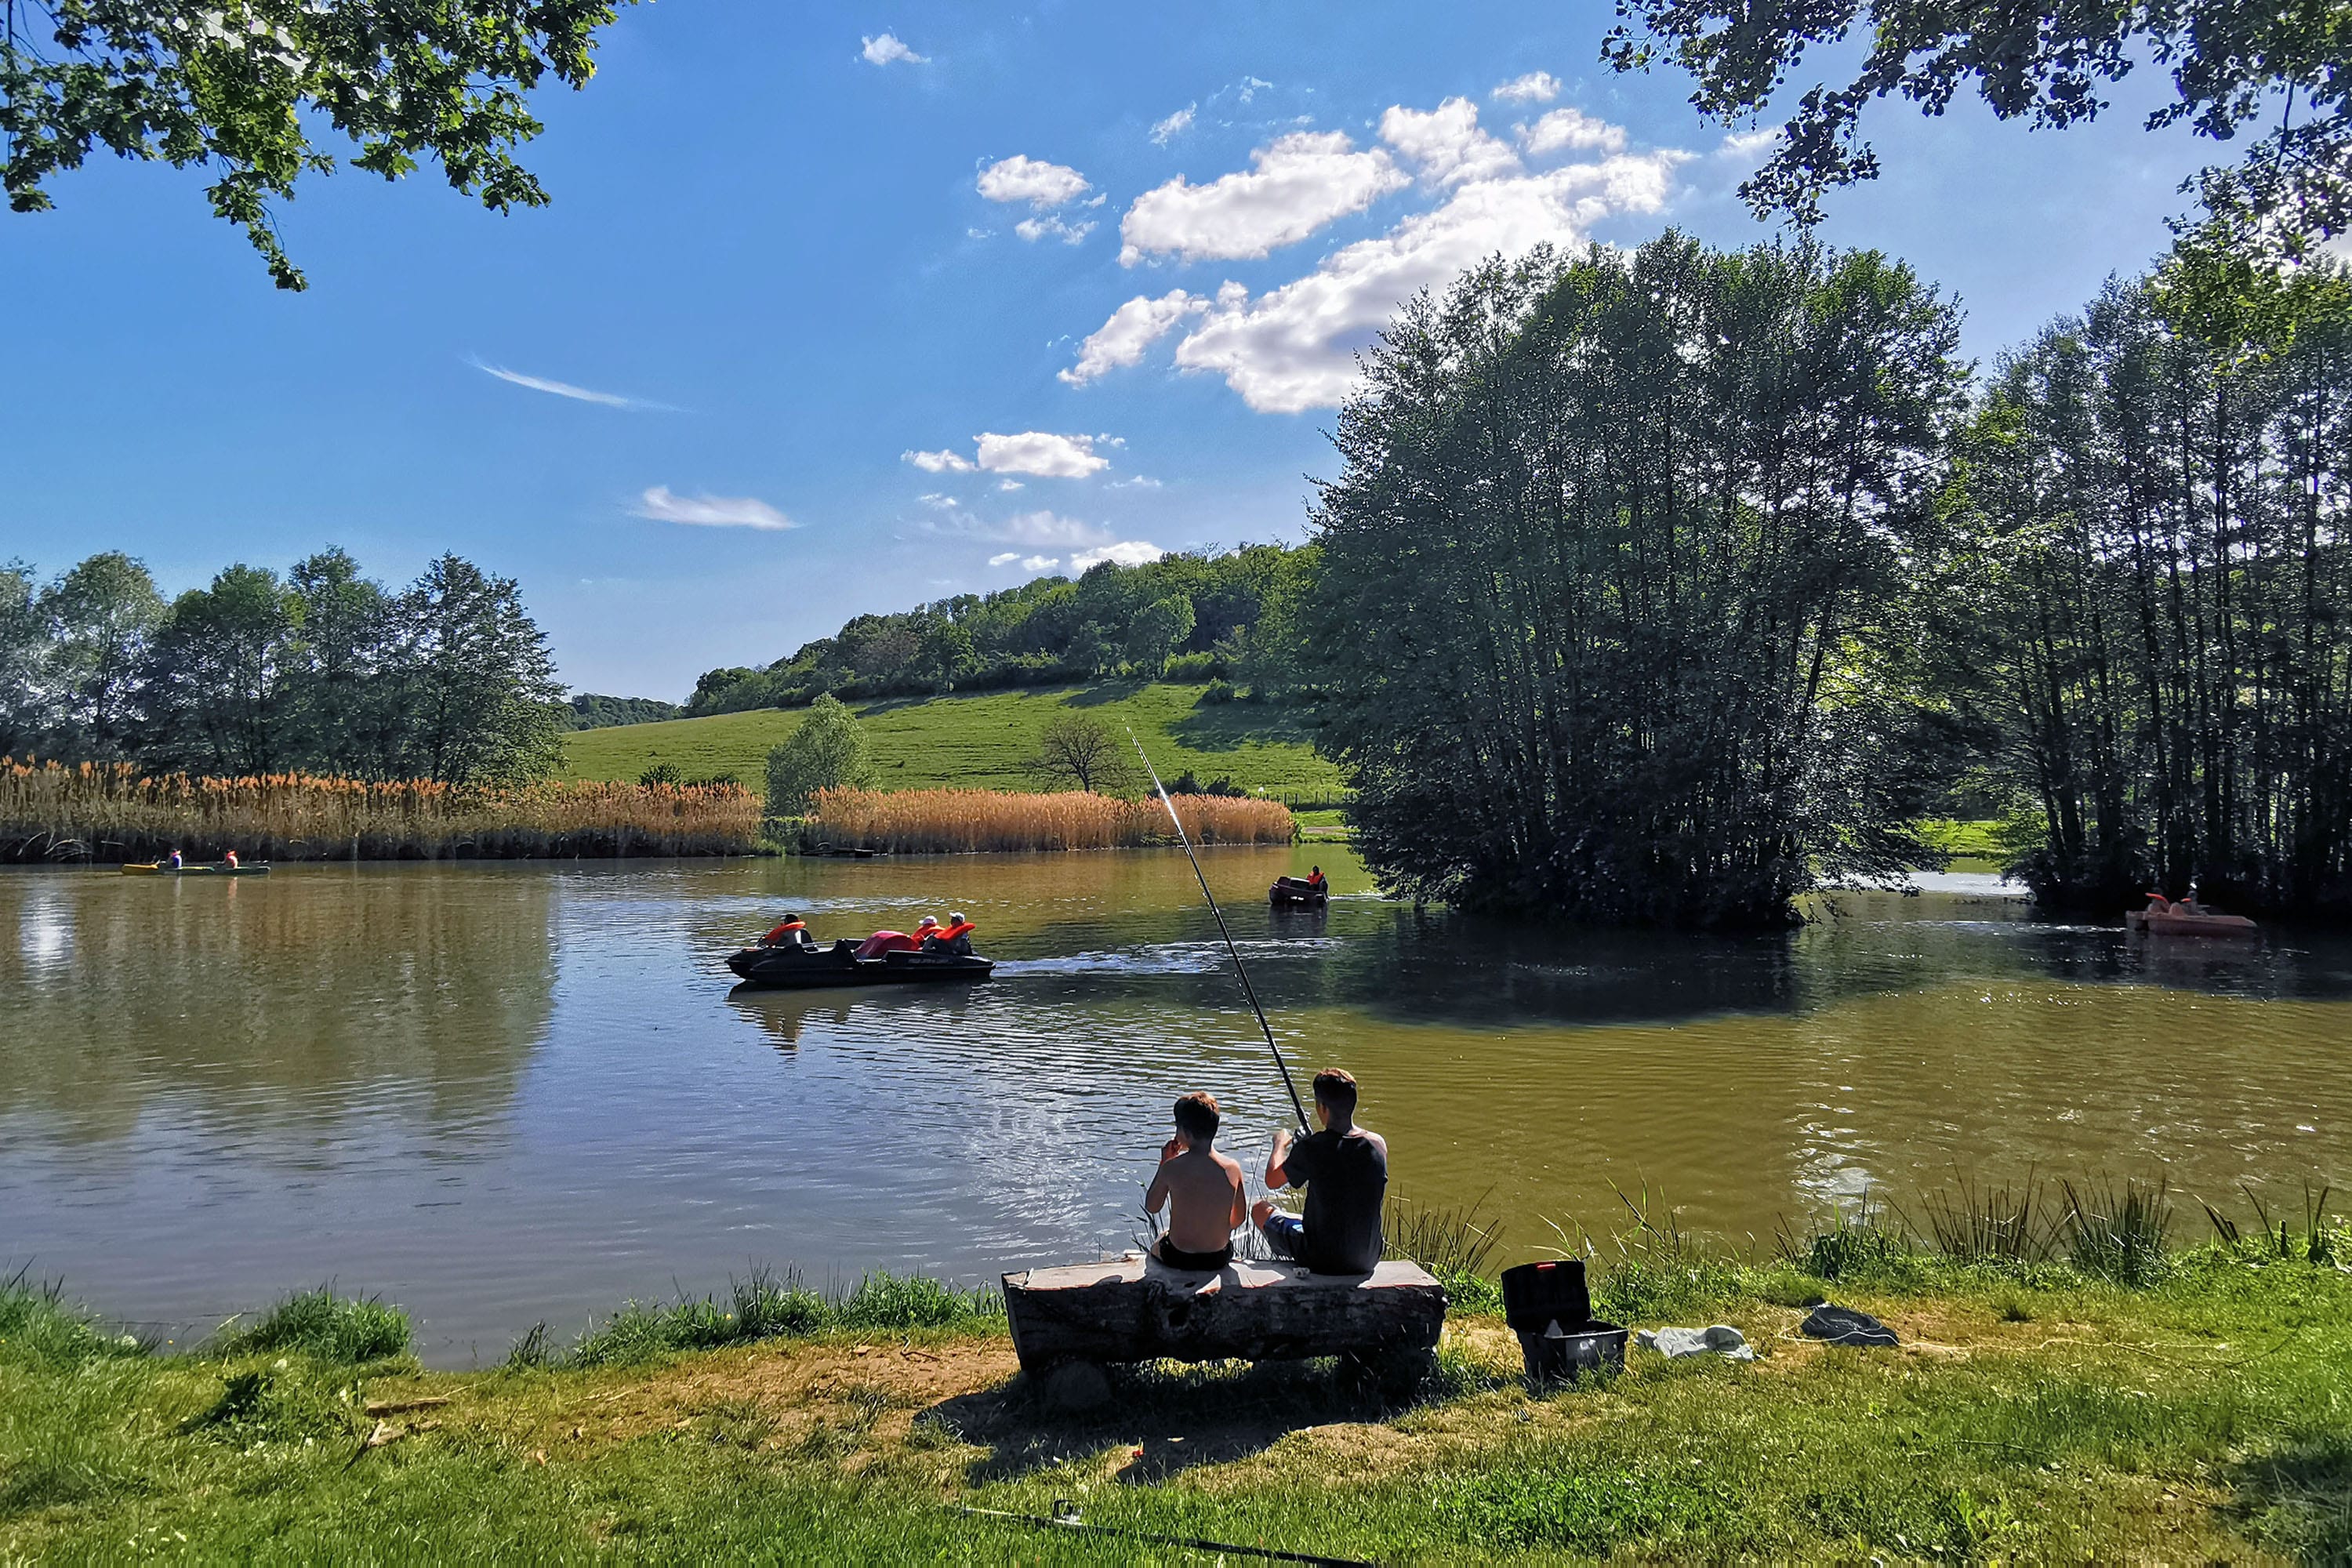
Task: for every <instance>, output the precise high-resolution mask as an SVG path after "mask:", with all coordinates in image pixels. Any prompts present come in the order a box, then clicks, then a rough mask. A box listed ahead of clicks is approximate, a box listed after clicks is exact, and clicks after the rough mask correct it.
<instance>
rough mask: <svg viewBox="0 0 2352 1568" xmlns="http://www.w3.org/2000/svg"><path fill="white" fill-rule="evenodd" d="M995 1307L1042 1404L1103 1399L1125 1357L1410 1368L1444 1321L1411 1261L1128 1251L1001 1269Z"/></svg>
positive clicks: (1438, 1289) (1440, 1304)
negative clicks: (1268, 1259)
mask: <svg viewBox="0 0 2352 1568" xmlns="http://www.w3.org/2000/svg"><path fill="white" fill-rule="evenodd" d="M1004 1308H1005V1314H1006V1316H1007V1318H1009V1319H1010V1321H1011V1323H1012V1328H1013V1352H1014V1353H1015V1354H1016V1355H1017V1356H1019V1357H1020V1360H1021V1366H1022V1370H1023V1371H1024V1372H1026V1373H1029V1374H1030V1375H1031V1376H1032V1377H1034V1378H1036V1379H1038V1380H1039V1384H1040V1386H1041V1388H1042V1389H1043V1391H1044V1393H1045V1398H1046V1400H1047V1402H1048V1403H1049V1404H1053V1405H1060V1406H1063V1407H1066V1408H1078V1409H1083V1408H1087V1407H1088V1406H1090V1405H1098V1404H1100V1403H1101V1402H1102V1401H1103V1400H1104V1399H1107V1398H1108V1396H1109V1384H1108V1380H1107V1379H1106V1378H1105V1377H1104V1375H1103V1373H1102V1368H1103V1367H1104V1366H1106V1365H1110V1364H1116V1363H1127V1362H1141V1361H1159V1360H1161V1359H1163V1358H1165V1359H1170V1360H1174V1361H1191V1362H1200V1361H1225V1360H1238V1361H1297V1360H1303V1359H1305V1358H1307V1357H1310V1356H1341V1357H1345V1358H1347V1359H1348V1360H1349V1361H1350V1362H1353V1363H1358V1364H1359V1365H1361V1366H1365V1367H1368V1368H1370V1369H1374V1370H1376V1371H1379V1372H1381V1373H1384V1374H1385V1375H1386V1376H1388V1377H1389V1378H1390V1379H1391V1380H1395V1379H1397V1378H1399V1377H1401V1376H1402V1375H1404V1374H1406V1373H1410V1374H1412V1375H1417V1374H1418V1372H1419V1371H1420V1369H1421V1368H1422V1366H1423V1365H1424V1364H1425V1363H1427V1361H1428V1358H1429V1353H1430V1352H1431V1351H1433V1350H1434V1349H1435V1348H1436V1345H1437V1336H1438V1331H1440V1330H1441V1329H1443V1328H1444V1326H1445V1287H1444V1286H1443V1285H1440V1284H1439V1283H1438V1282H1437V1280H1436V1279H1434V1278H1433V1276H1432V1275H1431V1274H1430V1273H1429V1272H1428V1270H1426V1269H1424V1268H1422V1267H1421V1266H1420V1265H1418V1264H1413V1263H1398V1262H1391V1263H1383V1264H1381V1266H1380V1267H1379V1268H1375V1269H1373V1270H1372V1271H1371V1272H1370V1274H1312V1273H1309V1272H1308V1271H1307V1269H1306V1268H1303V1267H1301V1266H1299V1265H1297V1264H1295V1263H1250V1262H1244V1261H1241V1260H1239V1259H1236V1260H1235V1261H1234V1262H1232V1263H1229V1264H1227V1265H1226V1266H1225V1267H1224V1268H1222V1269H1219V1270H1218V1271H1217V1272H1215V1273H1213V1274H1209V1273H1201V1272H1195V1271H1190V1270H1178V1269H1173V1268H1169V1267H1168V1266H1167V1265H1166V1264H1164V1263H1162V1262H1160V1260H1159V1259H1158V1258H1150V1257H1145V1256H1138V1255H1134V1254H1130V1255H1129V1256H1128V1257H1126V1258H1111V1259H1108V1260H1107V1261H1104V1262H1101V1263H1079V1264H1073V1265H1069V1266H1066V1267H1063V1268H1031V1269H1024V1270H1023V1271H1022V1272H1020V1273H1018V1274H1007V1275H1005V1276H1004Z"/></svg>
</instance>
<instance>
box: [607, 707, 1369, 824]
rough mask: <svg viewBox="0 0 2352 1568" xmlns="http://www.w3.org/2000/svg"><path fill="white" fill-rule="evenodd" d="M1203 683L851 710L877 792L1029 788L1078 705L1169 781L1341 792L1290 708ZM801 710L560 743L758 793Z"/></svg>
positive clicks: (1293, 795)
mask: <svg viewBox="0 0 2352 1568" xmlns="http://www.w3.org/2000/svg"><path fill="white" fill-rule="evenodd" d="M1203 689H1204V688H1202V687H1198V686H1180V685H1174V684H1154V685H1149V686H1142V685H1136V684H1132V683H1126V682H1121V683H1115V684H1106V685H1097V686H1089V687H1066V688H1061V689H1034V690H1019V691H991V692H983V693H982V694H980V695H978V696H972V697H933V698H928V699H924V700H919V701H887V702H873V703H862V704H858V705H857V708H858V711H859V713H860V714H861V716H862V717H863V719H864V721H865V727H866V736H867V739H868V740H869V741H870V742H871V743H872V745H873V749H874V759H875V772H876V775H877V777H876V783H877V785H878V786H879V787H881V788H883V789H886V790H908V789H989V790H1030V789H1034V788H1036V787H1037V780H1036V778H1035V776H1034V774H1032V773H1030V772H1029V762H1030V759H1031V758H1032V757H1033V756H1034V755H1035V754H1036V751H1037V738H1038V735H1039V734H1040V732H1041V731H1044V729H1045V725H1046V723H1047V721H1050V720H1051V719H1052V718H1053V717H1054V716H1055V714H1057V713H1061V712H1065V711H1068V710H1078V711H1081V712H1085V713H1088V714H1091V715H1093V716H1094V717H1096V718H1097V719H1100V720H1101V721H1103V722H1104V723H1106V724H1108V725H1109V726H1110V727H1111V730H1112V732H1113V733H1115V734H1121V735H1122V736H1123V734H1124V731H1123V730H1122V729H1121V726H1128V727H1131V728H1132V729H1133V730H1134V731H1135V733H1136V734H1137V735H1138V736H1139V737H1140V738H1141V739H1142V741H1143V743H1144V744H1145V745H1146V746H1147V747H1149V748H1150V752H1151V760H1152V763H1153V765H1154V766H1156V767H1158V768H1159V770H1160V773H1161V775H1162V776H1163V777H1166V778H1168V779H1171V780H1173V779H1174V778H1175V777H1176V775H1177V774H1179V773H1184V772H1186V771H1187V770H1189V771H1191V772H1192V773H1194V774H1195V775H1196V776H1197V777H1198V778H1199V779H1200V781H1201V782H1202V783H1203V784H1206V783H1208V782H1209V781H1211V780H1213V779H1216V778H1230V779H1231V780H1232V781H1233V782H1234V784H1238V785H1239V786H1241V787H1242V788H1244V789H1247V790H1253V791H1255V790H1258V789H1264V790H1265V792H1266V793H1267V794H1268V795H1271V796H1276V797H1278V798H1280V799H1283V800H1285V801H1287V802H1290V803H1293V804H1297V803H1298V802H1301V801H1334V800H1338V799H1339V798H1340V797H1341V795H1343V794H1344V791H1343V790H1342V788H1341V786H1340V783H1339V770H1338V769H1337V768H1336V767H1334V766H1333V765H1332V764H1331V763H1328V762H1326V761H1324V760H1323V759H1321V758H1319V757H1318V756H1316V755H1315V753H1314V750H1313V745H1312V742H1313V731H1310V730H1308V729H1307V727H1306V725H1305V723H1304V718H1305V716H1304V715H1303V714H1302V713H1301V712H1300V711H1299V710H1297V709H1295V708H1289V707H1285V706H1282V705H1279V704H1273V703H1255V702H1225V703H1211V704H1208V705H1205V706H1202V705H1201V703H1200V698H1201V693H1202V690H1203ZM801 718H802V710H790V711H786V710H778V709H773V708H767V709H759V710H753V711H751V712H746V713H721V714H718V715H716V716H714V717H712V718H709V719H677V720H670V721H666V722H662V723H656V724H630V725H626V726H622V727H618V728H614V729H608V730H583V731H577V732H575V733H573V734H571V735H567V736H565V737H564V758H565V763H564V767H565V776H566V777H568V778H574V779H605V780H634V779H635V778H637V777H638V776H639V775H641V774H642V773H644V772H645V771H646V769H647V768H649V767H651V766H652V765H654V764H655V763H669V764H670V765H671V766H673V767H675V768H677V771H678V773H679V775H680V776H681V777H685V778H713V777H717V776H719V775H720V774H729V773H731V774H733V775H734V776H735V777H736V778H738V779H740V780H741V781H742V782H743V783H744V784H747V785H749V786H751V787H752V788H754V789H757V788H760V787H761V786H762V784H763V782H764V779H765V777H766V773H765V769H766V766H767V757H768V752H769V751H770V749H771V748H772V747H774V746H776V745H779V744H781V743H782V741H783V740H784V738H785V737H786V736H788V735H790V734H791V733H792V732H793V730H795V729H797V728H798V727H799V725H800V721H801Z"/></svg>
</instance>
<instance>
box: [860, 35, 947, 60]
mask: <svg viewBox="0 0 2352 1568" xmlns="http://www.w3.org/2000/svg"><path fill="white" fill-rule="evenodd" d="M858 42H860V43H862V44H864V45H865V46H866V47H864V48H862V49H860V50H858V51H857V58H860V59H862V60H864V61H865V62H866V64H867V65H869V66H887V65H888V64H889V63H890V62H891V61H893V60H904V61H906V62H907V63H908V65H910V66H919V65H929V63H930V56H929V55H919V54H917V53H916V52H915V51H914V50H912V49H910V48H908V47H907V46H906V45H904V44H902V43H900V42H899V41H898V38H897V37H894V36H892V35H891V34H888V33H885V34H883V35H882V36H881V37H878V38H860V39H859V40H858Z"/></svg>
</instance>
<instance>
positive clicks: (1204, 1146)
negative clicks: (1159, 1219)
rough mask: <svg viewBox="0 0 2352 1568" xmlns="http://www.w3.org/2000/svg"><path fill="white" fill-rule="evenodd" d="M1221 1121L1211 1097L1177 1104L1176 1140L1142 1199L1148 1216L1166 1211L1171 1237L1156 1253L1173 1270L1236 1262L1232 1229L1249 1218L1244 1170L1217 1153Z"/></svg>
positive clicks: (1165, 1152) (1165, 1150) (1164, 1239)
mask: <svg viewBox="0 0 2352 1568" xmlns="http://www.w3.org/2000/svg"><path fill="white" fill-rule="evenodd" d="M1217 1120H1218V1117H1217V1101H1216V1100H1215V1098H1214V1097H1213V1096H1212V1095H1206V1094H1188V1095H1186V1096H1185V1097H1184V1098H1183V1099H1181V1100H1178V1101H1177V1102H1176V1136H1175V1137H1173V1138H1171V1139H1170V1140H1168V1142H1167V1143H1166V1145H1165V1146H1163V1147H1162V1148H1161V1149H1160V1169H1159V1171H1158V1172H1157V1173H1155V1174H1154V1175H1153V1176H1152V1178H1151V1188H1150V1191H1149V1192H1147V1193H1145V1194H1143V1207H1144V1211H1145V1212H1146V1213H1147V1214H1158V1213H1159V1212H1160V1208H1161V1206H1162V1205H1166V1207H1167V1209H1168V1233H1167V1234H1166V1235H1165V1236H1162V1237H1160V1241H1159V1244H1158V1245H1157V1246H1156V1247H1154V1248H1153V1250H1154V1251H1156V1252H1157V1253H1158V1254H1159V1255H1160V1262H1162V1263H1165V1264H1166V1265H1168V1267H1169V1268H1197V1269H1203V1270H1207V1269H1216V1268H1223V1267H1224V1266H1225V1265H1226V1264H1228V1263H1231V1262H1232V1261H1233V1260H1234V1226H1238V1225H1240V1224H1241V1223H1242V1221H1243V1220H1244V1219H1246V1218H1248V1217H1249V1205H1248V1203H1247V1201H1246V1199H1245V1197H1244V1188H1243V1186H1242V1168H1241V1167H1240V1166H1239V1165H1237V1164H1235V1163H1234V1162H1233V1161H1232V1160H1231V1159H1229V1158H1227V1157H1226V1156H1225V1155H1223V1154H1220V1153H1218V1152H1217V1150H1216V1142H1217Z"/></svg>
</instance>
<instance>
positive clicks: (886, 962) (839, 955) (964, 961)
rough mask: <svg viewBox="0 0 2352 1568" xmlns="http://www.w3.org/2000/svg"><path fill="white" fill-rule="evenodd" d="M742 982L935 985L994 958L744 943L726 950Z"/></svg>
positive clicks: (974, 974)
mask: <svg viewBox="0 0 2352 1568" xmlns="http://www.w3.org/2000/svg"><path fill="white" fill-rule="evenodd" d="M727 967H728V968H730V969H731V970H733V971H734V972H735V976H736V978H737V979H739V980H740V981H742V982H743V984H746V985H757V986H761V987H763V988H767V989H772V990H790V991H805V990H812V989H814V988H816V987H818V986H830V985H926V984H930V985H935V984H940V982H942V981H952V980H985V979H987V978H988V977H989V975H990V974H991V973H993V972H994V971H995V969H996V961H995V960H994V959H990V958H980V957H977V956H974V955H971V954H969V953H958V952H886V953H882V954H880V955H879V956H877V957H874V958H860V957H858V956H857V955H856V953H855V952H845V951H843V950H841V949H839V948H831V947H817V948H798V947H746V948H739V949H738V950H736V951H735V952H730V953H729V954H728V955H727Z"/></svg>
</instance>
